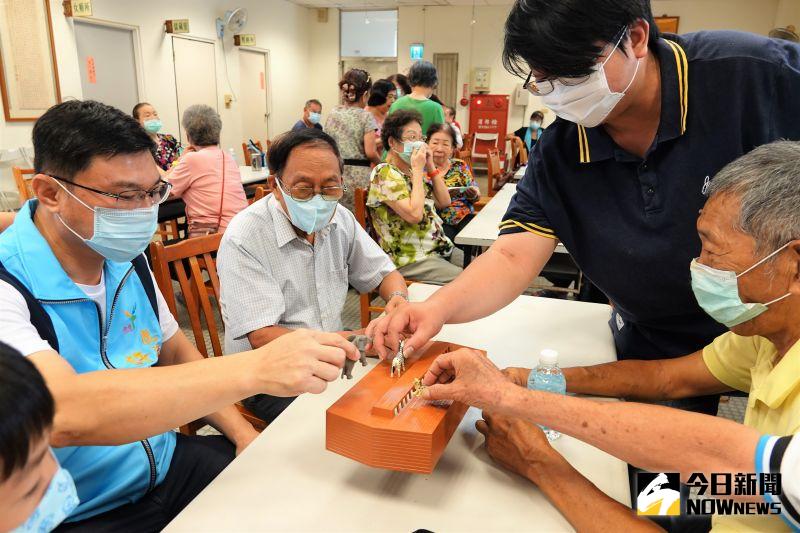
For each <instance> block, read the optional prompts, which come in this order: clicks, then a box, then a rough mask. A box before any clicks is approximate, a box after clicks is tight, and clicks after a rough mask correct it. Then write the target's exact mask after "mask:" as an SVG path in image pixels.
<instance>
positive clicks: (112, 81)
mask: <svg viewBox="0 0 800 533" xmlns="http://www.w3.org/2000/svg"><path fill="white" fill-rule="evenodd" d="M75 42H76V44H77V47H78V63H79V65H80V71H81V88H82V89H83V98H84V99H86V100H98V101H100V102H103V103H105V104H108V105H112V106H114V107H117V108H119V109H121V110H122V111H124V112H125V113H130V112H131V111H132V110H133V106H135V105H136V104H137V103H138V102H139V101H140V99H143V98H144V95H143V94H141V92H142V91H141V90H140V89H141V80H140V79H139V69H138V65H137V57H138V55H139V54H138V44H139V39H138V34H137V31H136V28H133V27H126V26H122V25H116V24H98V23H94V22H86V21H82V20H78V19H76V20H75Z"/></svg>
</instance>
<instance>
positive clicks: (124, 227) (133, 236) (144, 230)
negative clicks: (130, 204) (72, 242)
mask: <svg viewBox="0 0 800 533" xmlns="http://www.w3.org/2000/svg"><path fill="white" fill-rule="evenodd" d="M56 183H58V185H59V186H60V187H61V188H62V189H64V190H65V191H67V194H69V195H70V196H72V197H73V198H75V199H76V200H77V201H78V202H80V204H81V205H82V206H84V207H85V208H86V209H89V210H91V211H93V212H94V233H93V234H92V237H91V239H86V238H84V237H82V236H81V235H80V234H78V232H77V231H75V230H74V229H72V228H70V227H69V226H68V225H67V223H66V222H64V219H62V218H61V216H60V215H59V216H58V219H59V220H61V223H62V224H64V227H66V228H67V229H68V230H70V231H71V232H72V233H74V234H75V236H76V237H78V238H79V239H81V240H83V242H85V243H86V246H88V247H89V248H91V249H92V250H94V251H95V252H97V253H98V254H100V255H102V256H103V257H105V258H106V259H110V260H111V261H115V262H117V263H127V262H129V261H132V260H133V259H134V258H135V257H136V256H137V255H139V254H141V253H142V252H143V251H144V250H145V249H146V248H147V246H148V245H149V244H150V240H151V239H152V238H153V234H154V233H155V231H156V227H157V226H158V204H156V205H152V206H150V207H142V208H139V209H111V208H108V207H90V206H88V205H86V204H85V203H84V202H83V201H82V200H81V199H80V198H78V197H77V196H75V195H74V194H72V193H71V192H70V191H69V190H68V189H67V188H66V187H64V186H63V185H61V183H60V182H58V181H56Z"/></svg>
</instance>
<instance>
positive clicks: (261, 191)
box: [250, 185, 269, 204]
mask: <svg viewBox="0 0 800 533" xmlns="http://www.w3.org/2000/svg"><path fill="white" fill-rule="evenodd" d="M268 194H269V191H267V188H266V187H264V186H263V185H259V186H258V187H256V193H255V194H254V195H253V200H252V201H251V202H250V203H251V204H252V203H253V202H257V201H259V200H261V199H262V198H264V197H265V196H266V195H268Z"/></svg>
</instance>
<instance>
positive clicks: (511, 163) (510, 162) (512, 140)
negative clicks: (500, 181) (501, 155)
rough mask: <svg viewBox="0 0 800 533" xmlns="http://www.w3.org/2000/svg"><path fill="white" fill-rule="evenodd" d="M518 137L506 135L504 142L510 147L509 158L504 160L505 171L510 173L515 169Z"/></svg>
mask: <svg viewBox="0 0 800 533" xmlns="http://www.w3.org/2000/svg"><path fill="white" fill-rule="evenodd" d="M517 140H519V137H517V136H516V135H514V134H513V133H511V134H509V135H506V141H508V143H509V144H510V145H511V157H509V158H508V159H506V170H507V171H511V170H514V169H515V168H516V164H517V157H518V156H519V144H517Z"/></svg>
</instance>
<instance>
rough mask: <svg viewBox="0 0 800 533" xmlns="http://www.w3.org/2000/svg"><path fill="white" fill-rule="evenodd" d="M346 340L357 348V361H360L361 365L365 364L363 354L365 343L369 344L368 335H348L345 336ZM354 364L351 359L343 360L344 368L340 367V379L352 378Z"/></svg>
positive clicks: (365, 347) (365, 358)
mask: <svg viewBox="0 0 800 533" xmlns="http://www.w3.org/2000/svg"><path fill="white" fill-rule="evenodd" d="M347 340H348V341H349V342H352V343H353V344H355V345H356V348H358V352H359V353H360V354H361V357H360V358H359V359H358V362H359V363H361V366H367V356H366V355H364V352H365V350H366V349H367V344H369V337H367V336H366V335H350V336H349V337H347ZM355 365H356V362H355V361H353V360H352V359H346V360H345V362H344V368H342V379H344V378H345V377H346V378H347V379H353V367H354V366H355Z"/></svg>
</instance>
